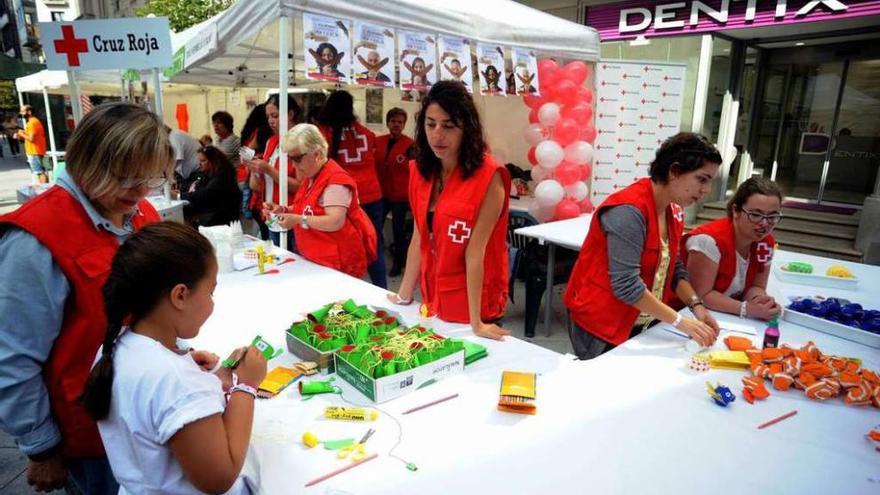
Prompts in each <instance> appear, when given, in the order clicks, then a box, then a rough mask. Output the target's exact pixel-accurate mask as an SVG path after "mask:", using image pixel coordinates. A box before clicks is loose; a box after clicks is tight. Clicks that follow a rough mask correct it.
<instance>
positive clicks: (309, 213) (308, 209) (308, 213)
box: [302, 205, 315, 217]
mask: <svg viewBox="0 0 880 495" xmlns="http://www.w3.org/2000/svg"><path fill="white" fill-rule="evenodd" d="M314 214H315V212H314V211H312V205H306V207H305V208H303V212H302V216H304V217H310V216H312V215H314Z"/></svg>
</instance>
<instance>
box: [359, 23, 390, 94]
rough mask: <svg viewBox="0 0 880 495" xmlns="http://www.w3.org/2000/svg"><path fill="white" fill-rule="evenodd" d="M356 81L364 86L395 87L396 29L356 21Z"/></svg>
mask: <svg viewBox="0 0 880 495" xmlns="http://www.w3.org/2000/svg"><path fill="white" fill-rule="evenodd" d="M352 52H353V54H354V61H353V62H352V64H353V65H354V82H355V84H359V85H362V86H379V87H386V88H393V87H394V31H393V30H391V29H389V28H387V27H384V26H377V25H375V24H367V23H365V22H361V21H355V22H354V50H353V51H352Z"/></svg>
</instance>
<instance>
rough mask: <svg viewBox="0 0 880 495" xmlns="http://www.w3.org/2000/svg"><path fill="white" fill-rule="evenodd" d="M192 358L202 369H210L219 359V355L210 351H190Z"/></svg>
mask: <svg viewBox="0 0 880 495" xmlns="http://www.w3.org/2000/svg"><path fill="white" fill-rule="evenodd" d="M192 358H193V361H195V362H196V364H197V365H199V368H202V370H204V371H211V370H212V369H214V367H215V366H217V363H218V362H219V361H220V356H218V355H216V354H214V353H213V352H211V351H192Z"/></svg>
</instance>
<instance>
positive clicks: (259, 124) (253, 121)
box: [241, 103, 272, 155]
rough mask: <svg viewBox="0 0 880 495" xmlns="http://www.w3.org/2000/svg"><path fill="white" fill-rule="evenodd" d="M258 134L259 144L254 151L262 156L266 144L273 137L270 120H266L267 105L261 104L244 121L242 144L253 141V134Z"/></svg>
mask: <svg viewBox="0 0 880 495" xmlns="http://www.w3.org/2000/svg"><path fill="white" fill-rule="evenodd" d="M254 133H256V135H257V144H256V146H255V149H254V151H256V152H257V155H262V154H263V151H264V150H265V149H266V143H267V142H268V141H269V138H270V137H272V129H271V128H270V127H269V119H267V118H266V104H265V103H260V104H259V105H257V106H255V107H254V109H253V110H251V113H250V115H248V117H247V120H245V121H244V127H242V128H241V144H242V145H245V144H247V141H249V140H250V139H251V134H254Z"/></svg>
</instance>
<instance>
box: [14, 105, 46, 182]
mask: <svg viewBox="0 0 880 495" xmlns="http://www.w3.org/2000/svg"><path fill="white" fill-rule="evenodd" d="M19 115H21V118H22V119H24V129H21V130H19V131H18V132H17V133H16V137H17V138H18V139H20V140H22V141H24V154H25V155H26V156H27V162H28V166H29V167H30V168H31V175H32V177H33V182H34V184H37V183H46V182H49V177H48V176H46V169H45V168H44V167H43V157H44V156H46V131H45V130H44V129H43V123H42V122H40V119H38V118H37V117H36V116H35V115H34V109H33V108H32V107H31V106H30V105H24V106H22V107H21V110H20V111H19Z"/></svg>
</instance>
